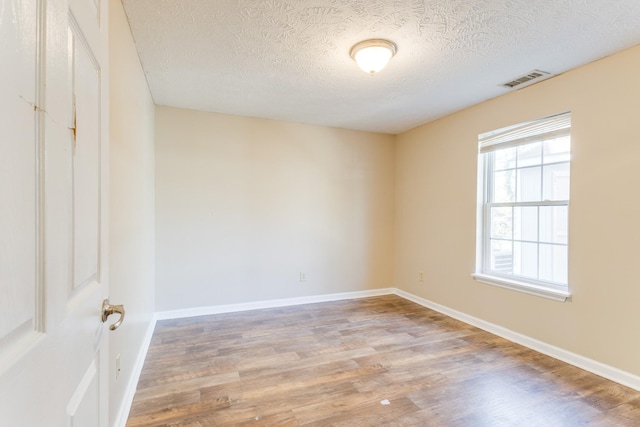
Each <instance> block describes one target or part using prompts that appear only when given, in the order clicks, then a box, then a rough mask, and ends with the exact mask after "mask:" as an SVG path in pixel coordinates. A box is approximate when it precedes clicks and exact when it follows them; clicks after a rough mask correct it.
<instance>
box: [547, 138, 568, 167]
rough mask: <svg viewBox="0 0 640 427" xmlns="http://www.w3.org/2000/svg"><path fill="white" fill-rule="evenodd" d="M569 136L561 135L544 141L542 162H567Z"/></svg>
mask: <svg viewBox="0 0 640 427" xmlns="http://www.w3.org/2000/svg"><path fill="white" fill-rule="evenodd" d="M570 150H571V138H570V137H569V136H563V137H560V138H555V139H549V140H546V141H545V142H544V163H556V162H568V161H569V160H570V157H571V152H570Z"/></svg>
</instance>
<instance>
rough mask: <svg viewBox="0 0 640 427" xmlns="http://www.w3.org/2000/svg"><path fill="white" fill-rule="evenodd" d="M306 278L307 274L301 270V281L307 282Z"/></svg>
mask: <svg viewBox="0 0 640 427" xmlns="http://www.w3.org/2000/svg"><path fill="white" fill-rule="evenodd" d="M306 280H307V275H306V274H305V273H303V272H302V271H301V272H300V281H301V282H306Z"/></svg>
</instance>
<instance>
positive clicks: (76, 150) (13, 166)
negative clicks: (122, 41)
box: [0, 0, 117, 427]
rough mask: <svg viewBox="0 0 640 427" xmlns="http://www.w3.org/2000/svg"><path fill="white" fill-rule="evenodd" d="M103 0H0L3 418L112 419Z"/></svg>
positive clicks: (26, 422)
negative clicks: (105, 306)
mask: <svg viewBox="0 0 640 427" xmlns="http://www.w3.org/2000/svg"><path fill="white" fill-rule="evenodd" d="M107 1H108V0H0V425H2V426H12V427H14V426H15V427H22V426H28V427H31V426H33V427H57V426H61V427H66V426H77V427H91V426H101V427H106V426H107V423H108V407H107V406H108V405H107V395H108V377H107V373H108V369H107V367H108V360H107V359H108V345H107V344H108V339H107V336H108V333H117V332H109V330H108V328H107V327H106V325H105V324H103V323H102V322H101V304H102V301H103V299H105V298H107V296H108V285H107V281H108V277H107V272H108V266H107V264H106V260H107V258H108V243H107V236H108V232H107V227H108V215H107V213H108V204H107V203H108V188H107V184H108V176H107V172H108V169H109V168H108V163H107V162H108V157H107V148H108V142H109V141H108V128H109V125H108V116H107V113H108V97H107V94H108V88H109V87H108V62H107V59H108V58H107V54H108V47H107V30H108V26H107V11H108V4H107ZM116 320H117V317H116V316H113V317H111V318H109V319H108V321H109V323H113V322H115V321H116Z"/></svg>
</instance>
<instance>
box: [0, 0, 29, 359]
mask: <svg viewBox="0 0 640 427" xmlns="http://www.w3.org/2000/svg"><path fill="white" fill-rule="evenodd" d="M30 16H33V17H35V16H37V7H36V4H35V3H34V2H21V1H14V2H11V3H8V4H5V5H3V7H2V9H0V39H2V40H3V42H2V43H0V49H1V50H0V58H2V66H0V93H1V94H2V102H0V129H1V130H2V134H1V135H0V140H1V141H2V143H0V197H2V199H1V204H0V236H1V238H0V295H1V296H2V297H1V298H0V360H3V359H4V360H6V359H8V358H9V357H10V356H11V355H12V354H14V353H16V352H19V351H20V350H21V347H24V346H25V345H26V343H25V338H27V337H29V336H30V335H32V334H34V333H35V331H37V329H38V322H37V321H36V317H37V312H36V309H37V307H36V294H37V289H38V285H39V283H38V273H37V268H38V253H37V238H38V236H37V228H36V223H37V210H36V204H37V187H36V183H37V176H38V174H39V170H38V150H37V141H36V112H35V111H34V109H35V103H36V87H35V85H34V82H35V81H36V37H35V34H36V20H35V19H31V20H27V19H25V18H26V17H30ZM16 21H17V22H22V24H21V25H19V26H18V25H12V22H16ZM14 46H20V49H15V48H14ZM5 64H14V66H12V67H7V66H5ZM3 365H4V366H6V362H5V363H4V364H0V370H1V369H2V366H3Z"/></svg>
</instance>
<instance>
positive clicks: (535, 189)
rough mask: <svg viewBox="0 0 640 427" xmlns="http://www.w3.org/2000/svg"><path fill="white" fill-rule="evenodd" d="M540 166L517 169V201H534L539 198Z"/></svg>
mask: <svg viewBox="0 0 640 427" xmlns="http://www.w3.org/2000/svg"><path fill="white" fill-rule="evenodd" d="M540 173H541V169H540V167H533V168H525V169H518V193H517V201H518V202H535V201H538V200H540V196H541V190H542V189H541V188H540Z"/></svg>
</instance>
